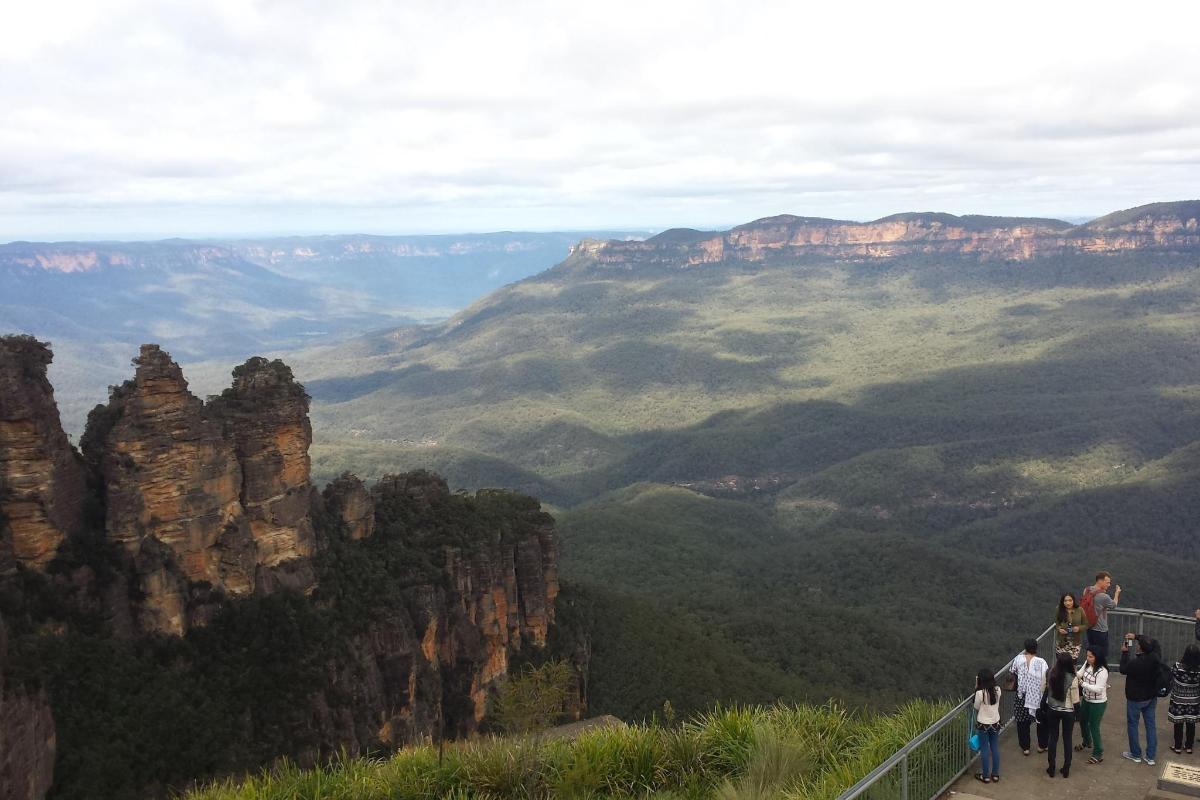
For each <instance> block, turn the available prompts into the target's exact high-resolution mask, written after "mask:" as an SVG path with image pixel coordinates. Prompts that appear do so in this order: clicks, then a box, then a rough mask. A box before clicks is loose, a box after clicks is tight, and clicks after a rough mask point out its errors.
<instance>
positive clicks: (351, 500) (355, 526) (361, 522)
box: [322, 472, 375, 541]
mask: <svg viewBox="0 0 1200 800" xmlns="http://www.w3.org/2000/svg"><path fill="white" fill-rule="evenodd" d="M322 496H323V498H324V501H325V507H326V508H327V509H328V510H329V511H330V512H331V513H332V514H333V515H334V516H335V517H337V518H338V519H339V520H341V522H342V524H343V525H345V526H346V535H347V536H349V538H350V539H351V541H358V540H360V539H369V538H370V537H371V534H373V533H374V532H375V501H374V500H372V499H371V493H370V492H369V491H367V487H366V485H364V484H363V482H362V481H360V480H359V479H358V478H357V477H355V476H354V475H352V474H350V473H349V472H343V473H342V474H341V475H340V476H338V477H337V478H336V479H335V480H333V481H330V482H329V484H328V485H327V486H326V487H325V491H324V492H323V493H322Z"/></svg>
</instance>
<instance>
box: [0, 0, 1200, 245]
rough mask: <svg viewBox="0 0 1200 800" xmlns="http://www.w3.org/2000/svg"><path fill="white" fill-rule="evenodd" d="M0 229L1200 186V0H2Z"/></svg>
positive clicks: (52, 230)
mask: <svg viewBox="0 0 1200 800" xmlns="http://www.w3.org/2000/svg"><path fill="white" fill-rule="evenodd" d="M0 3H2V20H3V21H2V23H0V109H2V116H0V241H2V240H8V239H17V238H28V239H47V238H50V239H53V238H63V237H69V236H83V237H98V236H112V237H141V236H168V235H204V234H210V235H227V234H263V233H293V232H294V233H321V232H353V231H365V232H378V233H386V232H395V233H420V232H447V231H484V230H501V229H521V230H554V229H581V228H620V227H636V228H658V227H670V226H676V225H688V226H696V227H700V226H718V225H721V226H723V225H727V224H733V223H738V222H742V221H747V220H750V219H754V218H757V217H761V216H766V215H769V214H777V213H783V212H790V213H796V214H808V215H819V216H833V217H840V218H850V219H872V218H875V217H878V216H882V215H884V214H889V213H893V212H897V211H906V210H939V211H950V212H953V213H993V214H1010V213H1019V214H1035V215H1051V216H1068V215H1071V216H1087V215H1098V214H1101V213H1105V212H1108V211H1111V210H1115V209H1118V208H1127V207H1130V206H1133V205H1138V204H1141V203H1145V202H1151V201H1155V200H1176V199H1192V198H1195V197H1197V196H1200V54H1198V52H1197V51H1198V48H1197V37H1198V36H1200V33H1198V31H1200V3H1195V2H1179V3H1175V4H1159V5H1158V7H1157V8H1156V9H1154V10H1152V9H1151V6H1149V5H1142V6H1138V5H1136V4H1130V3H1128V2H1124V3H1103V2H1101V3H1097V2H1091V3H1086V4H1084V3H1044V2H1042V3H1028V4H1026V3H1017V2H1012V1H1011V0H1010V1H1009V2H1004V3H968V2H961V0H960V1H959V2H954V3H896V2H888V3H881V4H871V3H862V2H859V3H851V2H845V3H819V4H818V3H812V4H809V3H800V2H795V1H794V0H793V1H792V2H780V3H756V2H752V1H748V0H741V1H740V2H736V3H735V2H728V3H727V2H697V1H695V0H693V2H686V3H684V2H678V3H677V2H661V1H660V0H640V1H639V2H613V1H612V0H609V1H608V2H603V3H570V2H568V3H563V2H553V3H550V2H548V3H534V2H518V1H517V0H504V1H503V2H495V3H491V2H472V3H456V2H449V1H448V0H439V1H438V2H431V3H424V2H416V1H415V0H398V1H397V2H355V1H354V0H338V2H336V3H334V2H325V1H324V0H321V2H311V3H306V2H301V1H300V0H286V1H283V0H280V2H250V0H230V1H228V2H226V1H225V0H203V1H202V2H169V1H168V0H154V1H153V2H138V0H106V1H105V2H103V3H97V2H95V1H94V0H86V1H85V2H69V3H58V2H52V0H42V1H41V2H37V3H34V2H22V0H0Z"/></svg>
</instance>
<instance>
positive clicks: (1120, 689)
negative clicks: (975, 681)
mask: <svg viewBox="0 0 1200 800" xmlns="http://www.w3.org/2000/svg"><path fill="white" fill-rule="evenodd" d="M1109 630H1110V631H1111V633H1110V636H1111V640H1110V652H1109V659H1110V662H1111V663H1110V665H1109V666H1110V677H1109V689H1108V707H1107V709H1106V712H1105V714H1104V720H1103V722H1102V728H1101V738H1102V739H1103V743H1104V763H1102V764H1088V763H1087V759H1088V756H1089V755H1091V753H1090V751H1083V752H1075V753H1073V756H1074V758H1073V761H1072V764H1071V777H1070V778H1063V777H1062V776H1060V775H1057V774H1056V775H1055V776H1054V778H1050V777H1048V776H1047V775H1046V766H1047V762H1046V754H1045V753H1038V752H1037V748H1036V746H1035V747H1034V748H1033V749H1032V750H1031V751H1030V754H1029V755H1028V756H1025V755H1022V754H1021V751H1020V749H1019V748H1018V747H1017V737H1016V731H1015V730H1014V729H1013V725H1012V724H1011V723H1012V706H1013V700H1014V699H1015V696H1014V693H1013V692H1011V691H1010V692H1005V693H1004V696H1003V698H1002V700H1001V704H1002V706H1003V708H1002V719H1003V721H1004V723H1005V728H1004V731H1003V733H1002V734H1001V736H1000V776H1001V780H1000V783H995V784H993V783H981V782H979V781H977V780H975V778H974V775H975V773H976V772H978V771H979V757H978V754H977V753H974V752H972V751H971V749H970V747H969V746H968V744H967V739H968V738H969V736H970V733H971V710H972V709H971V703H970V700H969V699H964V700H963V701H962V702H961V703H959V704H958V705H957V706H955V708H954V709H953V710H952V711H950V713H948V714H947V715H946V716H944V717H942V718H941V719H940V720H938V721H937V722H935V723H934V724H933V725H931V726H929V727H928V728H926V729H925V730H924V731H923V732H922V733H921V734H920V735H918V736H917V737H916V738H914V739H913V740H912V741H910V742H908V743H907V744H906V745H904V746H903V747H901V748H900V749H899V750H898V751H896V752H895V753H894V754H892V756H891V757H890V758H888V759H887V760H886V761H884V762H883V763H882V764H880V765H879V766H878V767H876V768H875V769H874V770H872V771H871V773H870V774H868V775H867V776H866V777H864V778H863V779H862V780H861V781H859V782H858V783H856V784H855V785H854V786H852V787H851V788H850V789H847V790H846V791H845V792H843V793H842V794H841V795H840V796H839V798H838V800H952V799H953V800H971V798H972V797H975V798H990V800H1003V799H1004V798H1012V800H1075V799H1076V798H1078V799H1079V800H1084V798H1087V800H1092V799H1093V798H1097V797H1104V798H1119V800H1143V798H1146V799H1147V800H1160V798H1161V800H1174V798H1180V797H1186V796H1187V795H1180V794H1174V793H1161V792H1159V791H1158V790H1157V788H1156V787H1157V785H1158V779H1159V777H1160V776H1161V775H1162V774H1163V771H1164V770H1165V769H1166V768H1167V766H1168V765H1169V764H1179V765H1182V766H1186V767H1200V752H1198V753H1196V754H1193V755H1190V756H1189V755H1187V754H1184V755H1176V754H1175V753H1173V752H1171V750H1170V746H1171V744H1172V742H1173V729H1172V726H1171V724H1170V723H1169V722H1168V720H1167V702H1168V701H1167V699H1166V698H1160V699H1159V701H1158V706H1157V715H1156V721H1157V730H1158V752H1157V753H1156V754H1155V761H1156V764H1155V765H1154V766H1150V765H1148V764H1145V763H1140V764H1135V763H1133V762H1132V761H1128V760H1126V759H1124V758H1122V757H1121V753H1122V751H1125V750H1128V749H1129V737H1128V735H1127V733H1126V723H1125V677H1124V676H1123V675H1121V674H1120V673H1119V672H1118V671H1117V668H1118V664H1119V662H1120V640H1121V638H1122V636H1123V634H1125V633H1126V632H1129V631H1133V632H1136V633H1144V634H1147V635H1149V636H1151V637H1153V638H1154V639H1157V640H1158V642H1159V643H1160V645H1161V646H1162V652H1163V655H1164V657H1165V658H1166V659H1167V661H1169V662H1174V661H1176V660H1178V659H1179V657H1180V656H1181V655H1182V654H1183V650H1184V648H1185V647H1186V646H1187V645H1189V644H1194V643H1195V642H1196V620H1195V619H1194V618H1193V617H1184V616H1180V615H1177V614H1163V613H1159V612H1156V611H1146V610H1143V609H1136V608H1120V609H1114V610H1113V611H1112V612H1110V614H1109ZM1053 641H1054V639H1053V627H1048V628H1046V630H1044V631H1043V632H1042V634H1041V635H1040V636H1039V637H1038V654H1039V655H1042V656H1043V657H1045V656H1047V655H1049V656H1050V658H1049V659H1048V660H1053V659H1052V657H1053V653H1054V646H1053ZM1013 655H1014V656H1015V655H1016V653H1014V654H1013ZM963 673H964V676H965V678H964V680H970V679H971V677H972V675H973V673H974V667H973V665H971V664H964V666H963ZM1007 675H1008V664H1007V663H1006V664H1004V665H1002V666H1001V668H1000V669H998V670H997V671H996V680H997V683H999V684H1000V685H1001V686H1003V685H1004V682H1005V678H1006V677H1007ZM1031 733H1032V732H1031ZM1079 737H1080V733H1079V726H1078V725H1076V726H1075V731H1074V734H1073V737H1072V743H1073V744H1078V743H1079ZM1140 741H1141V743H1142V748H1143V750H1144V749H1145V746H1146V743H1145V732H1144V731H1142V733H1141V738H1140ZM1035 744H1036V743H1035ZM1060 748H1061V745H1060ZM1057 765H1058V766H1060V767H1061V765H1062V753H1061V750H1060V752H1059V754H1058V759H1057ZM1197 796H1200V795H1197Z"/></svg>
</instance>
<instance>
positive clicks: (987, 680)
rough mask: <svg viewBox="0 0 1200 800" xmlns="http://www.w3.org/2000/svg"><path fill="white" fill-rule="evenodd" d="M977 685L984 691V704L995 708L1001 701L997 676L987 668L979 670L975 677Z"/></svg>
mask: <svg viewBox="0 0 1200 800" xmlns="http://www.w3.org/2000/svg"><path fill="white" fill-rule="evenodd" d="M975 685H976V687H977V688H978V689H979V690H982V691H983V693H984V694H983V699H984V702H986V703H987V704H988V705H989V706H994V705H996V703H998V702H999V701H1000V689H999V688H998V687H997V686H996V676H995V675H993V674H992V671H991V670H990V669H988V668H987V667H984V668H983V669H981V670H979V672H978V673H977V674H976V675H975Z"/></svg>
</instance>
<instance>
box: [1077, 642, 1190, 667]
mask: <svg viewBox="0 0 1200 800" xmlns="http://www.w3.org/2000/svg"><path fill="white" fill-rule="evenodd" d="M1087 651H1088V652H1089V653H1091V654H1092V655H1093V656H1095V657H1096V665H1095V666H1093V667H1092V669H1093V670H1095V671H1096V672H1099V671H1100V670H1102V669H1108V654H1107V653H1105V652H1104V650H1103V648H1100V647H1096V646H1095V645H1093V646H1091V647H1089V648H1088V649H1087ZM1197 652H1198V654H1200V648H1198V649H1197ZM1084 663H1085V664H1086V663H1087V662H1086V660H1085V661H1084Z"/></svg>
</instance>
